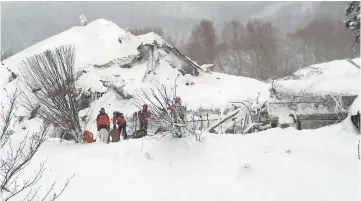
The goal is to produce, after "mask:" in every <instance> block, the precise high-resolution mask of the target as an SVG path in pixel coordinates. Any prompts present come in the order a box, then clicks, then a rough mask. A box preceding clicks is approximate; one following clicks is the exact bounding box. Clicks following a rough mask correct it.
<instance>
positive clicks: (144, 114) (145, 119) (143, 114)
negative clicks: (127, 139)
mask: <svg viewBox="0 0 361 201" xmlns="http://www.w3.org/2000/svg"><path fill="white" fill-rule="evenodd" d="M150 116H151V113H150V111H149V110H148V105H147V104H144V105H143V109H142V110H139V111H138V120H139V122H140V130H144V131H147V129H148V123H149V120H150Z"/></svg>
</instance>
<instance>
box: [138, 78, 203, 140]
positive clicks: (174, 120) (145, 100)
mask: <svg viewBox="0 0 361 201" xmlns="http://www.w3.org/2000/svg"><path fill="white" fill-rule="evenodd" d="M176 97H177V93H176V86H173V87H167V86H166V85H164V84H159V83H158V84H154V85H153V86H152V87H151V88H149V90H144V89H142V90H141V91H140V92H139V93H138V94H137V95H136V96H135V97H134V99H133V103H134V105H135V106H136V107H138V108H142V106H143V105H144V104H147V105H148V109H149V110H150V112H151V115H152V116H151V123H152V126H154V127H156V128H157V129H161V130H163V131H167V132H168V133H171V134H172V135H173V136H174V137H177V138H181V137H184V136H187V135H189V134H193V135H195V136H196V138H197V139H198V138H199V136H198V135H197V134H196V132H195V131H194V130H190V129H188V125H187V121H186V118H185V116H186V109H185V107H184V106H183V107H181V108H180V109H178V110H172V111H171V110H168V108H170V107H171V106H173V105H174V103H175V102H174V101H175V98H176Z"/></svg>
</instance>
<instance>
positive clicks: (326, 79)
mask: <svg viewBox="0 0 361 201" xmlns="http://www.w3.org/2000/svg"><path fill="white" fill-rule="evenodd" d="M353 61H354V62H355V63H357V64H360V61H361V60H360V58H357V59H354V60H353ZM294 75H295V76H296V77H299V79H296V80H279V81H277V83H276V89H277V91H278V92H287V93H296V94H297V93H299V92H306V93H317V94H345V95H357V94H359V92H360V69H358V68H356V67H355V66H354V65H352V64H351V63H350V62H348V61H347V60H335V61H331V62H327V63H321V64H315V65H311V66H309V67H306V68H303V69H301V70H299V71H297V72H295V73H294Z"/></svg>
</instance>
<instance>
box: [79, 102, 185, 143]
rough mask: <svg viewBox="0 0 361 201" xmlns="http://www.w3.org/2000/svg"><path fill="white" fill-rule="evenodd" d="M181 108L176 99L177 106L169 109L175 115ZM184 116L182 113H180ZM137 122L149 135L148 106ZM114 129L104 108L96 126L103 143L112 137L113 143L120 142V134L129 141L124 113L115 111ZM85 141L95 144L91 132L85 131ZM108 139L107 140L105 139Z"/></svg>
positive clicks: (149, 113)
mask: <svg viewBox="0 0 361 201" xmlns="http://www.w3.org/2000/svg"><path fill="white" fill-rule="evenodd" d="M180 106H181V99H180V98H179V97H177V98H175V104H174V105H172V106H171V107H168V108H167V109H168V110H170V111H171V113H174V112H175V111H176V110H177V108H179V107H180ZM179 114H182V113H179ZM136 115H137V119H138V120H137V121H138V122H139V130H138V131H142V132H144V133H147V130H148V124H149V121H150V118H151V112H150V110H149V109H148V105H147V104H144V105H143V107H142V109H141V110H139V111H138V112H137V114H136ZM180 118H181V119H184V115H181V117H180ZM112 120H113V121H112V123H113V129H112V130H111V129H110V123H111V119H110V118H109V116H108V114H107V113H106V112H105V109H104V108H101V109H100V111H99V114H98V116H97V118H96V125H97V131H98V132H99V133H100V135H101V136H100V138H101V140H102V141H108V142H109V138H110V136H111V137H112V141H113V142H117V141H119V138H120V134H121V135H122V136H123V139H128V135H127V121H126V118H125V117H124V115H123V113H121V112H118V111H114V112H113V118H112ZM102 129H105V130H106V131H107V132H108V133H107V134H103V135H104V136H102V133H101V132H100V131H101V130H102ZM83 136H84V140H85V141H86V142H87V143H91V142H95V140H94V138H93V135H92V133H90V132H89V131H85V132H84V134H83ZM103 138H106V139H103Z"/></svg>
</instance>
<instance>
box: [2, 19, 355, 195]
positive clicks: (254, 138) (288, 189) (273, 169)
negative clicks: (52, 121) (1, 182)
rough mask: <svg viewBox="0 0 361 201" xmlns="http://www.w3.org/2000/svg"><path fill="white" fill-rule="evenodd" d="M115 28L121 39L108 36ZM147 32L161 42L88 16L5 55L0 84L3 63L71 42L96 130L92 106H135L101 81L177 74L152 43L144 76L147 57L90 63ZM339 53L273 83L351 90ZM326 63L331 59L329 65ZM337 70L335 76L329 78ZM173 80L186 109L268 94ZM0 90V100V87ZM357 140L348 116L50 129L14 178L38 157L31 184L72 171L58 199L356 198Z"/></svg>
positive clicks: (234, 81) (119, 83) (30, 124)
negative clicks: (212, 125)
mask: <svg viewBox="0 0 361 201" xmlns="http://www.w3.org/2000/svg"><path fill="white" fill-rule="evenodd" d="M119 37H120V38H121V40H122V43H119V42H118V39H119ZM153 40H156V41H157V42H158V43H162V42H164V41H163V40H162V39H161V38H160V37H159V36H157V35H155V34H153V33H150V34H146V35H143V36H133V35H131V34H129V33H126V32H125V31H124V30H122V29H121V28H119V27H117V26H116V25H115V24H114V23H111V22H109V21H105V20H96V21H93V22H92V23H89V24H88V25H87V26H85V27H73V28H71V29H69V30H67V31H64V32H62V33H60V34H59V35H56V36H53V37H51V38H49V39H47V40H45V41H43V42H40V43H38V44H36V45H34V46H32V47H30V48H28V49H26V50H24V51H22V52H20V53H19V54H16V55H14V56H12V57H10V58H9V59H7V60H5V61H4V64H5V65H4V66H2V67H1V69H0V70H1V72H0V73H1V82H0V84H1V88H5V89H7V91H9V92H13V91H14V89H15V87H16V86H17V82H16V81H12V82H10V83H9V82H8V77H9V76H10V73H9V72H8V71H7V70H4V68H9V69H10V70H11V71H13V72H15V73H17V74H19V69H18V65H19V63H20V62H21V60H22V59H24V58H25V57H27V56H31V55H33V54H36V53H40V52H42V51H44V50H46V49H48V48H53V47H55V46H58V45H62V44H75V47H76V50H77V51H76V69H77V71H83V70H85V71H86V73H84V74H82V75H81V76H80V77H79V79H78V80H77V83H76V84H77V87H79V88H81V89H82V90H83V91H88V90H91V91H93V92H106V93H105V94H104V95H103V96H102V97H100V98H99V99H97V100H96V101H94V102H93V103H92V108H93V109H94V111H93V113H92V114H91V116H92V121H90V122H89V126H87V128H88V129H90V130H91V131H93V132H94V133H96V132H95V122H94V120H95V117H96V115H97V113H98V110H99V109H100V108H101V107H105V108H106V111H107V112H108V113H111V112H112V111H114V110H118V111H121V112H123V113H125V114H127V115H128V116H129V115H131V114H132V113H133V112H134V111H135V110H136V108H135V107H134V106H133V105H132V103H131V101H129V100H124V99H121V98H119V97H118V95H117V94H116V93H115V92H114V91H113V90H111V89H109V88H108V87H105V86H104V85H103V84H102V82H104V81H106V82H109V83H112V84H113V85H114V86H116V87H120V88H122V89H123V90H124V92H125V93H127V94H136V93H137V91H138V90H139V89H141V88H146V87H149V86H151V84H153V83H156V82H160V83H162V84H167V85H172V84H173V83H174V80H175V78H176V77H177V75H178V74H179V72H178V70H177V68H179V65H180V64H179V61H178V60H177V59H176V58H174V57H175V55H172V54H165V52H164V51H163V50H161V49H159V50H157V51H156V55H158V56H157V57H159V58H160V59H159V66H158V67H157V68H156V69H153V73H152V74H150V75H147V77H146V79H145V81H144V82H142V80H143V77H144V75H145V73H146V72H147V70H148V66H147V63H140V64H137V65H134V66H132V67H131V68H120V67H119V66H117V65H111V66H109V67H107V68H101V69H100V68H96V67H94V66H93V65H103V64H105V63H108V62H110V61H113V60H115V59H119V58H130V57H132V56H134V55H135V54H137V47H138V46H139V45H140V44H141V43H143V44H146V43H151V42H152V41H153ZM339 62H345V61H335V63H334V64H335V65H332V67H330V68H326V67H325V69H324V70H325V71H324V72H325V73H323V74H321V75H318V76H317V77H312V76H311V77H307V78H304V79H301V80H300V81H302V82H303V83H311V82H308V81H310V80H306V79H312V83H311V84H307V86H305V85H306V84H305V85H298V84H293V82H295V80H292V81H289V80H288V81H279V83H283V85H282V86H285V87H286V88H291V89H294V90H295V91H297V90H299V88H297V87H298V86H301V87H304V88H311V90H316V91H318V92H319V91H327V90H328V89H329V88H327V89H325V88H323V87H321V88H319V89H315V88H313V87H312V86H317V87H320V85H317V84H315V83H318V82H321V81H322V80H327V83H325V84H324V85H322V86H328V87H330V83H333V84H334V83H337V85H340V86H341V85H342V86H343V87H344V89H345V90H346V89H347V90H348V89H351V90H350V91H351V92H352V93H356V94H359V90H360V88H359V85H357V84H356V85H357V86H356V85H355V83H356V82H355V80H356V78H357V79H359V78H360V75H359V70H358V71H357V69H356V68H355V67H352V69H351V68H350V70H346V71H347V72H346V71H342V72H345V73H340V69H343V70H344V69H346V68H345V66H344V64H342V65H341V64H340V63H339ZM346 62H347V61H346ZM171 64H172V65H175V66H176V68H173V67H172V65H171ZM331 64H332V63H329V64H320V65H322V66H327V65H331ZM336 64H337V65H336ZM315 66H316V65H314V67H315ZM338 66H340V67H338ZM336 67H337V68H340V69H334V70H332V69H333V68H336ZM321 69H323V67H322V68H321ZM326 71H327V72H330V74H327V72H326ZM336 71H337V72H336ZM357 73H358V74H357ZM305 74H306V72H305ZM357 75H358V77H357ZM319 76H321V77H319ZM339 78H340V79H343V78H345V79H343V80H344V81H342V82H341V81H340V82H338V81H337V82H336V81H335V80H338V79H339ZM346 78H350V79H346ZM332 80H333V82H332ZM350 80H352V82H351V81H350ZM186 83H194V85H186ZM287 83H288V84H287ZM344 84H345V85H344ZM346 84H347V85H346ZM177 85H178V86H177V94H178V95H179V96H181V97H182V99H183V102H184V103H185V104H186V105H187V107H188V109H194V110H196V109H198V108H209V109H210V108H213V109H215V108H218V109H223V108H225V107H228V106H229V103H230V102H231V101H241V100H247V99H255V98H256V97H257V96H258V93H257V92H259V93H260V99H261V101H262V100H267V99H268V97H269V92H268V89H269V85H268V84H266V83H263V82H260V81H257V80H255V79H251V78H245V77H236V76H231V75H224V74H220V73H211V74H208V73H202V74H200V75H199V76H198V77H192V76H189V75H186V76H180V77H179V78H178V80H177ZM334 88H336V87H334ZM338 89H339V88H338ZM357 90H358V91H357ZM1 98H2V99H1V100H2V101H3V100H4V94H3V93H2V95H1ZM357 101H358V102H356V101H355V103H354V105H353V106H352V107H351V108H350V113H353V114H354V113H355V112H356V111H357V110H359V106H360V104H359V101H360V99H357ZM2 104H3V102H2ZM82 113H84V111H82ZM16 114H17V115H24V114H26V111H25V110H24V108H21V107H19V108H18V112H17V113H16ZM39 125H40V124H39V122H38V121H37V119H32V120H25V121H24V122H22V123H19V124H16V132H15V134H14V138H16V139H18V140H19V139H22V137H23V136H24V135H25V134H26V132H28V131H30V132H32V131H37V130H39V128H38V127H39ZM22 127H26V128H27V129H26V130H23V129H21V128H22ZM357 141H358V137H357V135H355V130H354V129H353V127H352V124H351V123H350V121H349V119H346V120H345V122H343V123H341V124H337V125H333V126H329V127H325V128H321V129H317V130H302V131H297V130H295V129H293V128H288V129H279V128H276V129H270V130H267V131H265V132H260V133H256V134H252V135H213V134H209V133H204V134H203V139H202V142H196V141H195V139H194V137H187V138H183V139H170V138H163V139H162V140H155V139H137V140H128V141H121V142H119V143H111V144H102V143H100V142H97V143H93V144H72V143H67V142H62V143H60V142H58V141H57V140H54V139H51V140H49V141H47V142H46V143H44V145H43V146H42V147H41V149H40V150H39V152H38V153H37V155H36V156H35V158H34V160H33V161H32V162H31V165H30V167H29V168H27V169H26V170H25V172H24V174H22V175H21V177H20V178H21V179H22V178H24V179H25V178H27V177H28V176H32V175H33V170H34V169H37V168H38V167H39V163H40V162H41V161H42V160H45V159H46V158H47V167H48V168H47V170H46V172H45V174H44V177H43V179H42V180H41V181H40V183H38V185H41V186H42V189H41V190H40V193H41V192H43V191H45V190H46V188H47V186H50V185H51V183H52V182H53V181H54V180H55V179H57V178H58V179H59V180H58V187H61V184H62V183H63V182H64V180H65V179H66V178H67V177H70V176H72V175H73V174H75V177H74V178H73V179H72V180H71V183H70V184H69V186H68V188H67V189H66V191H65V192H64V194H63V195H62V196H61V197H60V199H59V200H60V201H65V200H66V201H71V200H76V201H78V200H87V201H92V200H94V201H95V200H96V201H98V200H107V201H112V200H125V201H132V200H134V201H139V200H144V201H163V200H164V201H173V200H174V201H175V200H189V201H193V200H194V201H195V200H199V201H204V200H207V201H212V200H222V201H232V200H237V201H238V200H248V201H258V200H259V201H261V200H262V201H264V200H270V201H289V200H296V201H297V200H300V201H305V200H317V201H339V200H347V201H356V200H359V198H360V197H359V195H358V191H359V189H360V185H359V182H358V178H359V176H360V175H359V172H358V168H359V161H358V160H357ZM2 153H4V152H2ZM19 199H20V197H19Z"/></svg>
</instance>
